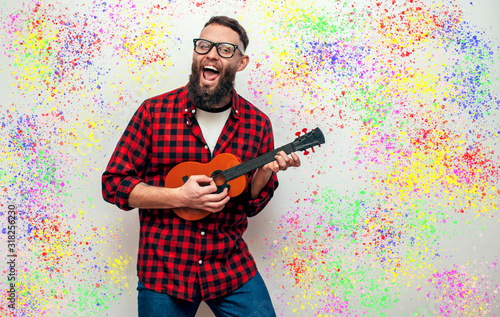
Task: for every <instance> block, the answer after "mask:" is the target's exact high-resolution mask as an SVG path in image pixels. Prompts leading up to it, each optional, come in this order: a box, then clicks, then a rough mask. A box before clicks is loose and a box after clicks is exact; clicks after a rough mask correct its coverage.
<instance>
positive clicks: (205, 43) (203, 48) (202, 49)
mask: <svg viewBox="0 0 500 317" xmlns="http://www.w3.org/2000/svg"><path fill="white" fill-rule="evenodd" d="M193 43H194V51H195V52H196V53H198V54H200V55H205V54H208V52H210V50H212V47H214V46H215V47H216V48H217V54H219V56H220V57H223V58H231V57H233V55H234V53H235V52H236V50H238V51H240V53H241V55H245V52H243V50H242V49H241V47H239V46H238V45H236V44H231V43H224V42H222V43H214V42H211V41H209V40H204V39H194V40H193Z"/></svg>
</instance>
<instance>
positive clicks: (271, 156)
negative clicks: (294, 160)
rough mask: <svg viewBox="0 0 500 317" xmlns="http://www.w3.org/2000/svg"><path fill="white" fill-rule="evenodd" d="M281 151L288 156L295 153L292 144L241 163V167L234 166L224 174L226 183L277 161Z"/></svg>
mask: <svg viewBox="0 0 500 317" xmlns="http://www.w3.org/2000/svg"><path fill="white" fill-rule="evenodd" d="M280 151H284V152H285V153H286V154H290V153H292V152H294V148H293V145H292V143H289V144H286V145H283V146H282V147H279V148H277V149H275V150H274V151H271V152H268V153H266V154H263V155H261V156H258V157H256V158H253V159H251V160H248V161H246V162H244V163H241V164H239V165H236V166H233V167H231V168H229V169H227V170H225V171H224V172H223V174H224V176H225V179H226V181H230V180H233V179H235V178H238V177H240V176H242V175H245V174H246V173H248V172H251V171H253V170H255V169H257V168H259V167H262V166H264V165H266V164H267V163H271V162H273V161H275V160H276V158H275V157H276V154H278V152H280Z"/></svg>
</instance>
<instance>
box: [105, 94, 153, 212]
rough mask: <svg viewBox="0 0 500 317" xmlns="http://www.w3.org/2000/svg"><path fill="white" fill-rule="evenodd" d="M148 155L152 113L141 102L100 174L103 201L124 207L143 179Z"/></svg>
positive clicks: (149, 154)
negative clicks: (133, 190)
mask: <svg viewBox="0 0 500 317" xmlns="http://www.w3.org/2000/svg"><path fill="white" fill-rule="evenodd" d="M150 157H151V116H150V113H149V107H148V104H147V103H143V104H142V105H141V106H140V107H139V109H137V111H136V112H135V114H134V115H133V117H132V119H131V120H130V122H129V124H128V126H127V128H126V130H125V132H124V133H123V135H122V136H121V138H120V140H119V141H118V144H117V145H116V148H115V150H114V152H113V155H112V156H111V158H110V160H109V163H108V165H107V167H106V170H105V171H104V173H103V175H102V196H103V198H104V200H105V201H107V202H109V203H111V204H115V205H116V206H118V208H120V209H123V210H131V209H133V208H131V207H130V206H129V205H128V198H129V195H130V192H131V191H132V189H134V187H135V186H136V185H137V184H139V183H141V182H144V174H145V171H146V165H147V163H148V161H149V159H150Z"/></svg>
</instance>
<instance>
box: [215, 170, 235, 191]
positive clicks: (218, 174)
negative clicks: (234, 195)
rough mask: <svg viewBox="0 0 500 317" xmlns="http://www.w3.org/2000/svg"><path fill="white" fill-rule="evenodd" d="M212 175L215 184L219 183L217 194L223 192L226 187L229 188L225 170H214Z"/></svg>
mask: <svg viewBox="0 0 500 317" xmlns="http://www.w3.org/2000/svg"><path fill="white" fill-rule="evenodd" d="M210 177H212V179H213V180H214V183H215V185H217V194H218V193H221V192H222V191H223V190H224V188H226V187H227V188H228V190H229V188H230V186H229V184H228V183H227V182H226V176H225V175H224V173H223V171H221V170H217V171H214V172H213V173H212V175H211V176H210Z"/></svg>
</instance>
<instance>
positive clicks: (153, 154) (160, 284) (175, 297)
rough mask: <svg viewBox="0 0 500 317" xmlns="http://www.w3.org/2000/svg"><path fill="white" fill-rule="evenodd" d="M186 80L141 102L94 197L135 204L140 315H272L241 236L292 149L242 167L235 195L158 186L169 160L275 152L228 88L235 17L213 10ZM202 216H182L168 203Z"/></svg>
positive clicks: (257, 115)
mask: <svg viewBox="0 0 500 317" xmlns="http://www.w3.org/2000/svg"><path fill="white" fill-rule="evenodd" d="M193 41H194V50H193V63H192V73H191V75H190V77H189V83H188V84H187V86H185V87H181V88H179V89H176V90H173V91H170V92H167V93H165V94H162V95H159V96H156V97H153V98H150V99H148V100H146V101H144V102H143V103H142V105H141V106H140V107H139V109H138V110H137V111H136V113H135V114H134V116H133V117H132V119H131V121H130V123H129V124H128V126H127V128H126V130H125V132H124V133H123V135H122V137H121V138H120V140H119V142H118V144H117V146H116V149H115V151H114V153H113V155H112V157H111V158H110V161H109V163H108V166H107V168H106V171H105V172H104V173H103V176H102V192H103V197H104V199H105V200H106V201H108V202H109V203H112V204H115V205H117V206H118V207H119V208H121V209H123V210H131V209H133V208H139V220H140V239H139V251H138V256H137V275H138V279H139V281H138V287H137V290H138V310H139V316H141V317H143V316H155V317H158V316H195V315H196V311H197V310H198V307H199V305H200V303H201V302H202V301H204V302H206V303H207V304H208V306H209V307H210V308H211V309H212V311H213V312H214V314H215V315H216V316H275V313H274V309H273V306H272V302H271V299H270V296H269V293H268V291H267V288H266V285H265V283H264V281H263V279H262V277H261V276H260V274H259V272H258V271H257V267H256V263H255V260H254V259H253V257H252V255H251V254H250V252H249V250H248V247H247V245H246V243H245V241H244V240H243V238H242V235H243V233H244V232H245V230H246V228H247V225H248V217H253V216H255V215H257V214H258V213H259V212H260V211H261V210H262V209H263V208H264V207H265V206H266V205H267V203H268V202H269V200H270V199H271V197H272V196H273V193H274V191H275V190H276V188H277V186H278V180H277V176H276V173H278V172H279V171H281V170H286V169H287V168H288V167H290V166H299V165H300V160H299V158H298V157H297V155H295V154H294V153H292V154H291V155H290V156H288V155H287V154H285V153H284V152H279V153H278V155H276V160H275V161H273V162H271V163H269V164H267V165H264V166H262V167H259V168H257V169H256V170H255V171H252V172H250V173H248V175H247V176H248V186H246V188H245V190H244V191H243V193H242V194H240V195H239V196H237V197H229V196H228V189H227V188H224V190H223V191H218V190H217V189H218V187H217V185H216V184H215V182H214V180H213V179H212V177H209V176H206V175H192V176H190V177H189V178H186V179H185V182H184V184H183V185H182V186H180V187H176V188H166V187H165V178H166V176H167V174H168V172H169V171H170V170H171V169H172V168H173V167H174V166H176V165H177V164H179V163H182V162H186V161H196V162H201V163H206V162H209V161H210V160H211V159H212V158H214V157H216V156H217V155H219V154H221V153H232V154H234V155H236V156H237V157H238V158H240V159H241V161H242V162H245V161H248V160H249V159H252V158H255V157H257V156H260V155H262V154H265V153H267V152H271V151H272V150H273V149H274V142H273V131H272V127H271V123H270V120H269V118H268V117H267V116H266V115H265V114H264V113H263V112H261V111H260V110H259V109H257V108H256V107H255V106H253V105H252V104H251V103H250V102H248V101H247V100H245V99H244V98H243V97H241V96H240V95H238V94H237V93H236V91H235V90H234V80H235V76H236V73H237V72H240V71H242V70H244V69H245V68H246V66H247V65H248V63H249V57H248V56H247V55H245V50H246V48H247V45H248V42H249V41H248V36H247V34H246V31H245V29H244V28H243V27H242V26H241V25H240V24H239V23H238V21H236V20H234V19H231V18H228V17H224V16H217V17H212V18H211V19H210V20H209V21H208V22H207V23H206V24H205V27H204V28H203V30H202V31H201V34H200V37H199V38H198V39H194V40H193ZM176 208H188V210H191V212H193V213H197V212H199V211H200V210H201V211H203V212H205V213H207V214H208V216H206V217H204V218H201V219H199V220H186V219H185V218H183V217H179V216H178V215H177V214H176V213H175V212H174V210H175V209H176Z"/></svg>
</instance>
